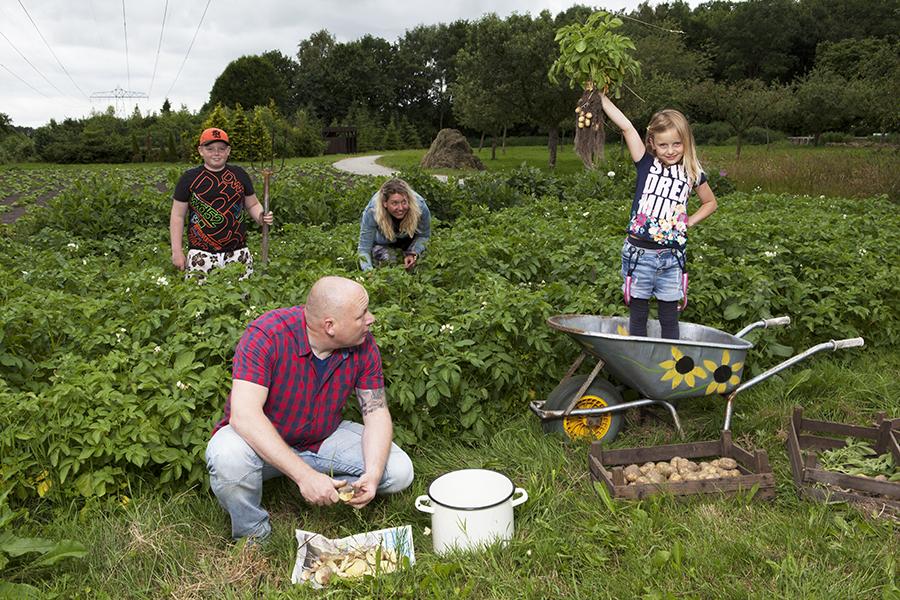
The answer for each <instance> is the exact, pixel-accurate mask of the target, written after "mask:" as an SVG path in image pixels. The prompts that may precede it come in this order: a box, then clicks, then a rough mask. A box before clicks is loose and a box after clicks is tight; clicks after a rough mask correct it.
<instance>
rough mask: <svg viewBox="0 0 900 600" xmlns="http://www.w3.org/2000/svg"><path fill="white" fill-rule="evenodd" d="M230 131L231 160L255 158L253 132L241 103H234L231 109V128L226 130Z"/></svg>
mask: <svg viewBox="0 0 900 600" xmlns="http://www.w3.org/2000/svg"><path fill="white" fill-rule="evenodd" d="M225 131H226V132H227V133H228V139H229V140H230V141H231V156H230V157H229V158H230V159H231V160H235V161H241V160H249V159H252V158H253V152H252V149H251V148H252V146H253V132H252V131H251V127H250V121H249V120H248V119H247V114H246V113H245V112H244V108H243V107H242V106H241V103H240V102H238V103H237V104H235V105H234V108H233V109H232V111H231V129H226V130H225Z"/></svg>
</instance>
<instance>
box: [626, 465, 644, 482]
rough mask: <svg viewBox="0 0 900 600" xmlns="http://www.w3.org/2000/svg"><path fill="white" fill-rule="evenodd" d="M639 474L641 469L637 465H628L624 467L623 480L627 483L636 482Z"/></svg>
mask: <svg viewBox="0 0 900 600" xmlns="http://www.w3.org/2000/svg"><path fill="white" fill-rule="evenodd" d="M641 474H642V473H641V468H640V467H639V466H637V465H628V466H627V467H625V479H626V480H627V481H629V482H631V481H637V480H638V477H640V476H641Z"/></svg>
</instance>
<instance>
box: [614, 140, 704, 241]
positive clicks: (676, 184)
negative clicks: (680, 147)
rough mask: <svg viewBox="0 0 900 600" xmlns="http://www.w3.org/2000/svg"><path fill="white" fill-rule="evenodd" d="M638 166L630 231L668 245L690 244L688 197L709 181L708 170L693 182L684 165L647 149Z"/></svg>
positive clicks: (643, 237) (640, 236)
mask: <svg viewBox="0 0 900 600" xmlns="http://www.w3.org/2000/svg"><path fill="white" fill-rule="evenodd" d="M635 166H636V167H637V185H636V186H635V190H634V201H633V202H632V203H631V220H630V221H629V222H628V233H629V234H630V235H633V236H635V237H637V238H640V239H642V240H647V241H649V242H654V243H656V244H659V245H660V246H664V247H666V248H679V249H683V248H684V247H685V245H686V244H687V219H688V214H687V201H688V197H689V196H690V195H691V190H692V189H693V188H696V187H697V186H699V185H702V184H703V183H704V182H706V174H705V173H702V172H701V173H700V180H699V181H697V182H695V183H694V184H693V186H692V185H691V182H690V180H689V179H688V176H687V172H685V170H684V165H683V164H681V163H679V164H677V165H672V166H669V167H667V166H665V165H664V164H663V163H662V162H660V160H659V159H658V158H656V157H655V156H653V155H652V154H651V153H649V152H645V153H644V156H643V157H642V158H641V160H639V161H637V162H636V163H635Z"/></svg>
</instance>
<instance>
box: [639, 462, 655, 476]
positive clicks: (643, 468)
mask: <svg viewBox="0 0 900 600" xmlns="http://www.w3.org/2000/svg"><path fill="white" fill-rule="evenodd" d="M654 468H656V463H652V462H645V463H644V464H642V465H641V473H643V474H644V475H646V474H647V472H648V471H649V470H650V469H654Z"/></svg>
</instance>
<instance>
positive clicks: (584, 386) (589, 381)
mask: <svg viewBox="0 0 900 600" xmlns="http://www.w3.org/2000/svg"><path fill="white" fill-rule="evenodd" d="M579 358H580V359H581V360H584V352H582V353H581V356H580V357H579ZM575 363H576V364H574V365H572V366H573V367H575V368H576V369H577V368H578V365H579V364H581V361H580V360H576V361H575ZM604 364H606V363H604V362H603V361H602V360H600V359H597V364H596V365H594V370H593V371H591V374H590V375H588V378H587V379H586V380H585V381H584V383H583V384H582V385H581V387H580V388H579V389H578V393H576V394H575V396H574V399H575V402H572V403H570V404H569V406H567V407H566V411H565V412H564V413H563V416H564V417H568V416H569V413H570V412H572V409H574V408H575V405H576V404H578V402H577V401H578V400H579V399H580V398H581V397H582V396H583V395H584V393H585V392H586V391H587V390H588V388H589V387H591V384H592V383H594V379H596V378H597V374H598V373H600V369H602V368H603V365H604ZM570 370H571V369H570ZM573 372H574V371H573Z"/></svg>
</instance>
